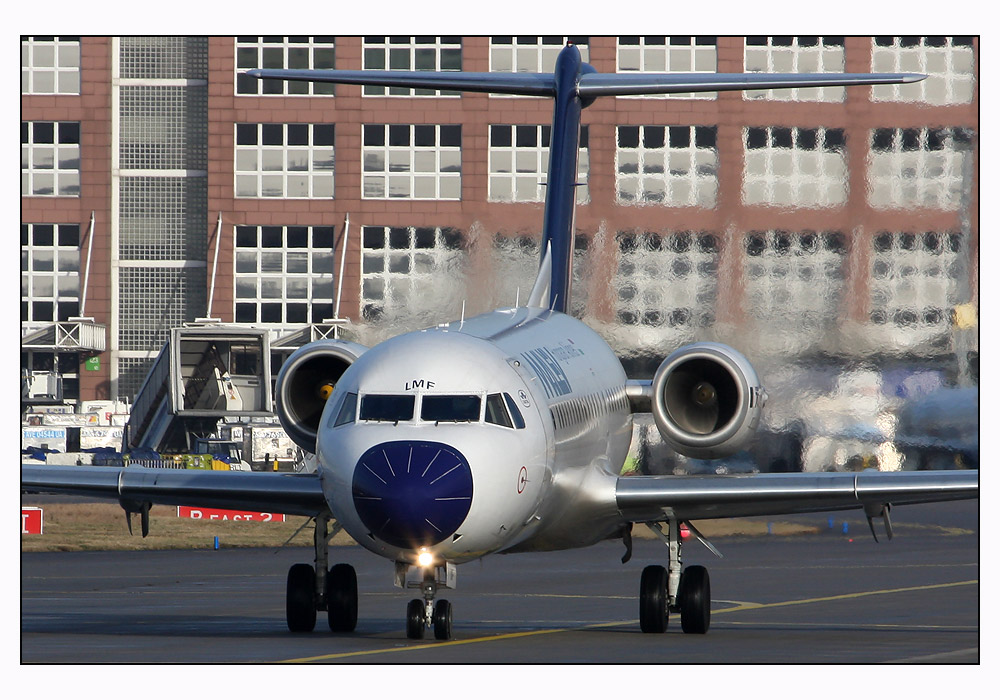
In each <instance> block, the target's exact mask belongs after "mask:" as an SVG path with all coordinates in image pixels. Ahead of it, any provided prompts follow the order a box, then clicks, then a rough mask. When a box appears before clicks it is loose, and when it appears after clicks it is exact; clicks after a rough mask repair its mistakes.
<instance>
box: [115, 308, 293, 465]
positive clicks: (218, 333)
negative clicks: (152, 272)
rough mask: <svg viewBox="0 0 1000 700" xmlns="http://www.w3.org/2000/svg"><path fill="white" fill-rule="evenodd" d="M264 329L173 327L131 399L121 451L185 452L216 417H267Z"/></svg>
mask: <svg viewBox="0 0 1000 700" xmlns="http://www.w3.org/2000/svg"><path fill="white" fill-rule="evenodd" d="M271 405H272V404H271V363H270V347H269V341H268V332H267V330H265V329H259V328H246V327H242V326H223V325H186V326H183V327H181V328H173V329H171V331H170V340H169V342H168V343H166V344H165V345H164V346H163V349H162V350H160V354H159V355H158V356H157V358H156V361H155V362H154V363H153V366H152V367H151V368H150V370H149V374H147V375H146V380H145V381H144V382H143V384H142V387H141V388H140V389H139V393H137V394H136V396H135V400H134V401H133V404H132V412H131V416H130V418H129V422H128V424H127V425H126V427H125V435H124V438H123V449H124V451H130V450H134V449H137V448H148V449H152V450H156V451H158V452H173V451H176V452H186V451H188V450H189V449H190V445H189V441H190V437H191V436H195V437H207V436H208V435H210V434H211V433H212V432H214V431H215V429H216V426H217V424H218V422H219V420H220V419H222V418H228V417H235V416H250V417H255V416H273V415H274V414H273V411H272V408H271Z"/></svg>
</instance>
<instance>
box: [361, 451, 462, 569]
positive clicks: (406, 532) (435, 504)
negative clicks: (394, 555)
mask: <svg viewBox="0 0 1000 700" xmlns="http://www.w3.org/2000/svg"><path fill="white" fill-rule="evenodd" d="M352 495H353V497H354V507H355V508H356V509H357V511H358V515H359V516H360V517H361V522H363V523H364V524H365V526H366V527H367V528H368V529H369V530H370V531H371V533H372V535H374V536H375V537H377V538H378V539H380V540H382V541H383V542H386V543H388V544H391V545H394V546H396V547H402V548H404V549H417V548H418V547H426V546H429V545H432V544H437V543H438V542H440V541H442V540H443V539H445V538H446V537H450V536H451V535H453V534H454V533H455V531H456V530H457V529H458V528H459V526H460V525H461V524H462V522H463V521H464V520H465V516H466V515H468V514H469V507H470V506H471V505H472V470H471V469H470V468H469V462H468V461H467V460H466V459H465V456H464V455H462V453H461V452H459V451H458V450H456V449H455V448H454V447H449V446H448V445H445V444H442V443H440V442H421V441H416V440H400V441H397V442H384V443H382V444H380V445H375V447H372V448H371V449H369V450H368V451H367V452H365V453H364V454H363V455H362V456H361V459H359V460H358V464H357V466H356V467H355V468H354V483H353V484H352Z"/></svg>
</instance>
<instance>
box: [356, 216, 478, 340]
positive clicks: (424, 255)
mask: <svg viewBox="0 0 1000 700" xmlns="http://www.w3.org/2000/svg"><path fill="white" fill-rule="evenodd" d="M463 244H464V236H463V234H462V232H461V231H458V230H456V229H453V228H433V227H412V226H410V227H406V226H398V227H389V226H363V227H362V228H361V248H362V251H361V252H362V256H361V312H362V315H363V316H364V318H365V320H366V321H379V320H385V319H387V318H392V317H395V316H396V315H401V316H407V315H410V314H412V315H414V316H416V317H420V316H422V315H426V316H435V315H439V314H441V313H444V312H446V311H448V310H449V309H450V306H453V305H454V304H452V303H451V302H454V301H455V299H454V298H453V297H455V294H454V292H455V290H456V289H457V288H458V287H464V285H461V284H459V285H456V282H461V280H462V279H463V278H462V275H461V274H456V273H457V272H459V271H460V270H459V268H461V266H462V265H463V264H464V262H465V258H466V254H465V251H464V249H463Z"/></svg>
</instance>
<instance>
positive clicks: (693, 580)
mask: <svg viewBox="0 0 1000 700" xmlns="http://www.w3.org/2000/svg"><path fill="white" fill-rule="evenodd" d="M677 598H678V601H677V602H678V604H679V606H680V609H681V629H682V630H684V632H685V634H705V633H706V632H708V623H709V621H710V620H711V615H712V590H711V586H710V585H709V580H708V569H706V568H705V567H704V566H689V567H687V568H686V569H684V573H683V574H681V584H680V587H679V589H678V591H677Z"/></svg>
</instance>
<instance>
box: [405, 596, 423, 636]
mask: <svg viewBox="0 0 1000 700" xmlns="http://www.w3.org/2000/svg"><path fill="white" fill-rule="evenodd" d="M406 636H407V638H408V639H423V638H424V601H422V600H420V599H419V598H414V599H413V600H411V601H410V603H409V604H408V605H407V606H406Z"/></svg>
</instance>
